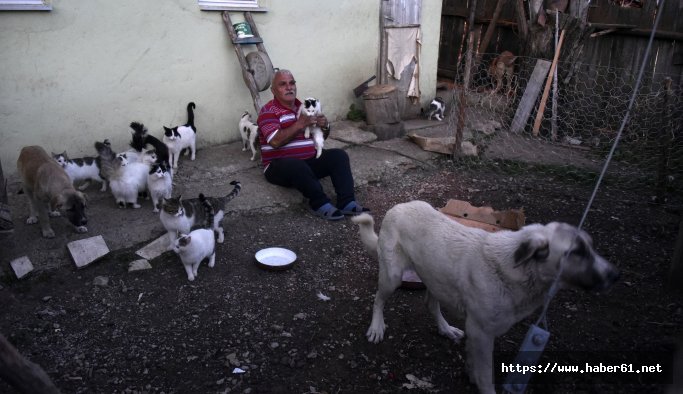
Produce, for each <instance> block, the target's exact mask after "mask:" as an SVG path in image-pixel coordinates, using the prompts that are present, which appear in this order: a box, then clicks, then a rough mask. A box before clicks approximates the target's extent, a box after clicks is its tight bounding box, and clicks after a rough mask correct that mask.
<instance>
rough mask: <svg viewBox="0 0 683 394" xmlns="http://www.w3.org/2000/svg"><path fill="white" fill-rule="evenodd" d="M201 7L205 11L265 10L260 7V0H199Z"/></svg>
mask: <svg viewBox="0 0 683 394" xmlns="http://www.w3.org/2000/svg"><path fill="white" fill-rule="evenodd" d="M197 2H198V4H199V8H200V9H202V10H205V11H213V10H232V11H265V9H263V8H261V7H259V5H258V0H198V1H197Z"/></svg>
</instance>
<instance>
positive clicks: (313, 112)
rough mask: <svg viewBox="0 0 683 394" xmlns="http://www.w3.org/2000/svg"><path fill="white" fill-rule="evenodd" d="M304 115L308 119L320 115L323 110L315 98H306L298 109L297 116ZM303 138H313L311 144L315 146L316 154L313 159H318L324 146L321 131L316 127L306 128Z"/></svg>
mask: <svg viewBox="0 0 683 394" xmlns="http://www.w3.org/2000/svg"><path fill="white" fill-rule="evenodd" d="M301 113H305V114H306V115H308V116H310V117H316V116H319V115H322V113H323V110H322V107H321V106H320V100H318V99H317V98H315V97H308V98H306V99H305V100H304V102H303V103H302V104H301V107H300V108H299V114H301ZM304 136H305V137H306V138H310V137H311V136H313V143H314V144H315V150H316V154H315V157H316V158H318V157H320V155H321V154H322V153H323V145H324V144H325V137H324V134H323V131H322V129H321V128H320V127H318V126H317V125H314V126H308V127H306V131H304Z"/></svg>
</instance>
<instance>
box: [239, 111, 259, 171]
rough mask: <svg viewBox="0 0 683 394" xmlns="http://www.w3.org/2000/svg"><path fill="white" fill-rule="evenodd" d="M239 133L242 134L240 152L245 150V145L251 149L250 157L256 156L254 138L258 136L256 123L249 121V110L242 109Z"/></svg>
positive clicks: (252, 158)
mask: <svg viewBox="0 0 683 394" xmlns="http://www.w3.org/2000/svg"><path fill="white" fill-rule="evenodd" d="M239 128H240V135H241V136H242V152H244V151H245V150H247V146H249V149H251V159H250V160H252V161H253V160H254V159H255V158H256V151H257V150H258V147H257V146H256V138H258V125H257V124H256V123H254V122H252V121H251V115H250V114H249V112H247V111H244V113H243V114H242V117H241V118H240V122H239Z"/></svg>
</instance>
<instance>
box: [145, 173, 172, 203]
mask: <svg viewBox="0 0 683 394" xmlns="http://www.w3.org/2000/svg"><path fill="white" fill-rule="evenodd" d="M147 190H149V194H150V195H151V196H152V206H153V207H154V209H153V211H152V212H159V208H161V204H162V202H163V199H164V198H171V192H172V190H173V176H172V175H171V173H170V171H169V170H168V164H166V162H164V161H162V162H160V163H154V164H153V165H152V168H151V169H150V170H149V174H148V175H147Z"/></svg>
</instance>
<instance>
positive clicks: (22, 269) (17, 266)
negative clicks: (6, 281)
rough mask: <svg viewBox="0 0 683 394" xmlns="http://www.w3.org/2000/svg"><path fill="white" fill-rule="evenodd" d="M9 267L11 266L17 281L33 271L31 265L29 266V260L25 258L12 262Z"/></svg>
mask: <svg viewBox="0 0 683 394" xmlns="http://www.w3.org/2000/svg"><path fill="white" fill-rule="evenodd" d="M10 265H11V266H12V269H13V270H14V274H15V275H16V276H17V279H21V278H23V277H24V276H26V275H27V274H28V273H29V272H31V271H33V264H31V260H29V259H28V257H27V256H22V257H19V258H18V259H14V260H12V261H11V262H10Z"/></svg>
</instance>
